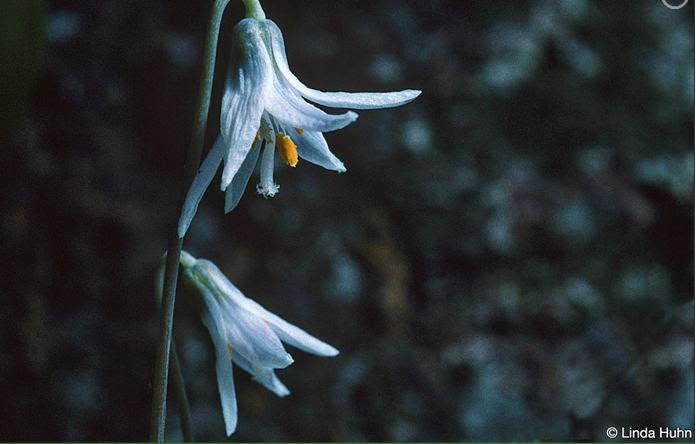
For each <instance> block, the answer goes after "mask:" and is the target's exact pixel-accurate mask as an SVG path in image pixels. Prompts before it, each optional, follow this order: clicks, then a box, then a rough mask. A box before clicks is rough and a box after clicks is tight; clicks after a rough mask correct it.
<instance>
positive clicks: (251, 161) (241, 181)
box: [225, 138, 261, 213]
mask: <svg viewBox="0 0 696 444" xmlns="http://www.w3.org/2000/svg"><path fill="white" fill-rule="evenodd" d="M260 152H261V138H259V140H257V141H256V142H254V146H253V147H252V148H251V151H249V154H247V156H246V159H244V162H243V163H242V166H241V167H240V168H239V171H237V174H235V176H234V178H233V179H232V183H230V185H229V186H228V187H227V191H225V213H229V212H230V211H232V210H234V209H235V207H236V206H237V204H239V201H240V200H241V199H242V194H244V190H245V189H246V187H247V184H248V183H249V178H250V177H251V173H253V172H254V168H255V167H256V162H257V161H258V159H259V153H260Z"/></svg>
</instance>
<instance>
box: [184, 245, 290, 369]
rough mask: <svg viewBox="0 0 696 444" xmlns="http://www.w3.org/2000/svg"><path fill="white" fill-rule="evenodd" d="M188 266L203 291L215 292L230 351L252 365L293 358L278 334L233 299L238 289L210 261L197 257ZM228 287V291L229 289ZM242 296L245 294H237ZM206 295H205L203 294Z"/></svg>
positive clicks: (275, 365) (283, 363)
mask: <svg viewBox="0 0 696 444" xmlns="http://www.w3.org/2000/svg"><path fill="white" fill-rule="evenodd" d="M189 270H191V272H190V273H192V275H193V278H192V281H193V282H194V284H195V285H196V286H197V287H198V288H199V289H200V290H201V291H202V292H203V293H204V294H206V293H207V294H210V293H212V294H213V295H215V296H217V298H216V299H215V302H216V304H212V303H209V302H207V301H206V304H207V305H208V306H210V305H219V306H220V309H219V310H220V313H221V316H222V319H223V322H222V325H224V329H225V335H224V336H225V338H226V340H227V342H228V343H229V344H230V345H231V346H232V353H239V354H241V355H242V356H244V357H245V358H246V359H247V360H249V361H250V362H251V363H252V364H253V365H254V366H260V367H271V368H285V367H287V366H288V365H290V364H292V363H293V359H292V357H291V356H290V354H288V352H287V351H285V348H284V347H283V344H282V343H281V342H280V339H278V335H276V333H275V332H274V331H273V330H272V329H271V328H270V327H269V326H268V324H267V323H266V322H265V321H264V320H263V319H262V318H260V317H259V316H257V315H256V314H255V313H253V312H251V311H249V310H244V309H243V308H242V307H241V306H240V305H239V304H238V303H236V299H238V298H239V296H238V295H237V293H239V295H241V292H239V290H238V289H237V288H236V287H235V286H234V285H232V283H231V282H229V280H228V279H227V278H226V277H225V275H224V274H223V273H222V272H221V271H220V269H219V268H217V267H216V266H215V264H213V263H212V262H210V261H208V260H205V259H199V260H197V261H196V264H195V265H194V266H193V268H191V269H189ZM230 291H231V293H230ZM241 297H242V298H245V299H246V297H245V296H244V295H241ZM204 299H206V298H204Z"/></svg>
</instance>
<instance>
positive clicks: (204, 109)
mask: <svg viewBox="0 0 696 444" xmlns="http://www.w3.org/2000/svg"><path fill="white" fill-rule="evenodd" d="M229 1H230V0H216V1H215V4H214V5H213V11H212V15H211V18H210V24H209V27H208V35H207V37H206V42H205V53H204V56H203V63H204V68H203V72H202V74H201V80H200V86H199V96H198V108H197V109H198V111H197V113H196V119H195V121H194V125H193V136H192V138H191V145H190V148H189V151H188V155H187V159H186V164H185V165H184V176H185V180H184V182H183V183H184V186H183V188H182V192H181V199H180V202H181V203H180V205H179V211H178V215H181V205H182V204H183V202H184V197H185V196H186V190H187V188H188V186H189V184H190V183H191V181H192V180H193V178H194V176H195V175H196V171H197V169H198V166H199V165H200V163H201V154H202V151H203V143H204V142H205V131H206V127H207V122H208V110H209V107H210V96H211V95H212V89H213V77H214V74H215V59H216V57H217V42H218V36H219V34H220V23H221V21H222V15H223V12H224V11H225V7H226V6H227V4H228V3H229ZM178 219H179V216H177V220H175V221H174V224H173V227H172V236H171V238H170V241H169V246H168V250H167V262H166V265H165V270H164V291H163V298H162V299H163V300H162V308H161V310H162V311H161V317H160V334H159V348H158V352H157V361H156V364H155V376H154V382H153V395H152V410H151V415H150V440H151V441H155V442H163V441H164V428H165V421H166V416H167V383H168V380H167V378H168V376H169V355H170V352H171V343H172V326H173V324H174V305H175V300H176V286H177V281H178V277H179V256H180V255H181V247H182V245H183V242H184V240H183V238H180V237H179V236H178V234H177V225H178Z"/></svg>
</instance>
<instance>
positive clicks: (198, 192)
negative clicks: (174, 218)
mask: <svg viewBox="0 0 696 444" xmlns="http://www.w3.org/2000/svg"><path fill="white" fill-rule="evenodd" d="M223 155H224V145H223V142H222V138H220V137H218V138H217V140H216V141H215V144H213V147H212V148H211V149H210V151H209V152H208V155H207V156H205V159H204V160H203V163H202V164H201V166H200V167H199V168H198V173H197V174H196V177H195V178H194V179H193V182H192V183H191V186H190V187H189V189H188V191H187V192H186V199H185V200H184V206H183V207H182V208H181V217H180V218H179V226H178V227H177V234H178V235H179V237H181V238H183V237H184V235H185V234H186V232H187V231H188V229H189V226H190V225H191V221H193V217H194V216H195V215H196V211H198V204H200V203H201V199H203V195H204V194H205V191H206V190H207V189H208V186H210V182H212V181H213V177H215V173H216V172H217V169H218V167H219V166H220V162H222V157H223Z"/></svg>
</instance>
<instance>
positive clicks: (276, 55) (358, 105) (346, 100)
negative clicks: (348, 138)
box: [266, 20, 421, 109]
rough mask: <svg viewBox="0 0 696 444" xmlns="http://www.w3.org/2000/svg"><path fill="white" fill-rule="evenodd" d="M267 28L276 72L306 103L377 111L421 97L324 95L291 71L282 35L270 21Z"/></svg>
mask: <svg viewBox="0 0 696 444" xmlns="http://www.w3.org/2000/svg"><path fill="white" fill-rule="evenodd" d="M266 29H267V31H268V34H269V35H270V40H271V47H272V50H273V60H274V62H275V67H276V69H277V71H278V72H280V74H281V75H282V76H283V79H285V80H286V81H287V82H288V83H289V84H290V85H291V86H292V87H293V88H295V89H296V90H297V91H298V92H299V93H300V94H301V95H302V96H303V97H305V98H306V99H307V100H311V101H312V102H315V103H319V104H320V105H325V106H331V107H333V108H351V109H377V108H393V107H395V106H401V105H405V104H407V103H408V102H410V101H412V100H413V99H415V98H416V97H418V96H419V95H420V94H421V91H418V90H413V89H407V90H404V91H395V92H383V93H367V92H361V93H347V92H324V91H318V90H316V89H311V88H308V87H307V86H305V85H304V84H303V83H302V82H301V81H300V80H299V79H298V78H297V77H296V76H295V75H294V74H293V73H292V71H290V66H289V65H288V59H287V56H286V54H285V43H284V42H283V34H282V32H281V31H280V28H278V25H276V24H275V23H274V22H273V21H271V20H266Z"/></svg>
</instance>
